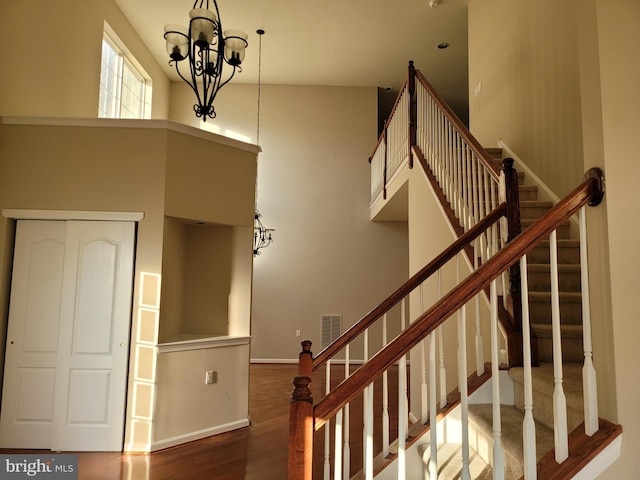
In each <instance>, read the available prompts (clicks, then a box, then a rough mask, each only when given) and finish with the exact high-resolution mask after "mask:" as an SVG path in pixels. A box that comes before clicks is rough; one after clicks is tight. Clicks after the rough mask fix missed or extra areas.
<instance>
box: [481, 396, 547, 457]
mask: <svg viewBox="0 0 640 480" xmlns="http://www.w3.org/2000/svg"><path fill="white" fill-rule="evenodd" d="M523 419H524V412H522V410H520V409H518V408H516V407H514V406H513V405H500V422H501V437H500V438H501V442H502V448H503V449H504V451H505V453H508V454H510V455H511V456H512V457H514V458H516V459H520V461H522V458H523V446H522V421H523ZM469 420H470V421H471V422H474V423H476V424H477V425H478V426H479V428H481V429H483V430H484V431H486V432H491V431H492V429H493V405H492V404H490V403H480V404H473V405H469ZM535 425H536V459H537V460H539V459H540V458H542V457H543V456H544V455H545V454H546V453H547V452H548V451H549V450H551V449H552V448H553V430H552V429H550V428H549V427H547V426H546V425H544V424H543V423H541V422H538V421H535Z"/></svg>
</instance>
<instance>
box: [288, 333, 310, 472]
mask: <svg viewBox="0 0 640 480" xmlns="http://www.w3.org/2000/svg"><path fill="white" fill-rule="evenodd" d="M312 370H313V354H312V353H311V342H310V341H309V340H305V341H304V342H302V352H300V356H299V360H298V373H299V374H298V375H296V376H295V377H293V385H294V388H293V392H292V393H291V403H290V405H289V480H311V477H312V463H313V462H312V460H313V398H312V396H311V388H310V385H311V375H312Z"/></svg>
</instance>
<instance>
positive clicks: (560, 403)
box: [549, 230, 569, 463]
mask: <svg viewBox="0 0 640 480" xmlns="http://www.w3.org/2000/svg"><path fill="white" fill-rule="evenodd" d="M549 258H550V266H551V331H552V338H553V381H554V383H555V388H554V390H553V438H554V443H555V452H556V462H558V463H562V462H564V461H565V460H566V459H567V457H568V456H569V443H568V442H569V441H568V432H567V430H568V427H567V398H566V396H565V394H564V388H563V386H562V382H563V375H562V343H561V342H562V335H561V332H560V290H559V288H558V242H557V239H556V231H555V230H554V231H553V232H551V235H550V237H549Z"/></svg>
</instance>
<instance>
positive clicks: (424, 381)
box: [403, 283, 429, 425]
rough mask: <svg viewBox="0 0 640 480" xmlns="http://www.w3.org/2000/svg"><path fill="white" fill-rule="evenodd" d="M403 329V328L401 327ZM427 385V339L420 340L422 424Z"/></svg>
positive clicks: (426, 413) (425, 415)
mask: <svg viewBox="0 0 640 480" xmlns="http://www.w3.org/2000/svg"><path fill="white" fill-rule="evenodd" d="M423 313H424V291H423V284H422V283H421V284H420V315H422V314H423ZM403 330H404V329H403ZM428 391H429V389H428V387H427V339H424V340H422V341H421V342H420V399H421V405H420V414H421V415H420V420H421V422H422V424H423V425H426V423H427V421H429V397H428Z"/></svg>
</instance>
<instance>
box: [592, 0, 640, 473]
mask: <svg viewBox="0 0 640 480" xmlns="http://www.w3.org/2000/svg"><path fill="white" fill-rule="evenodd" d="M595 5H596V10H595V11H596V19H597V25H598V53H599V60H600V82H601V86H602V90H601V98H602V123H603V135H602V137H603V145H604V160H605V174H606V182H607V194H606V196H607V203H606V209H607V217H608V231H609V258H610V269H611V303H612V311H613V336H614V340H615V349H614V355H615V368H616V373H615V375H616V385H617V387H616V388H617V402H618V403H617V414H618V416H617V420H618V422H619V423H620V424H621V425H622V428H623V441H622V457H621V458H620V460H618V462H616V464H614V466H613V467H612V468H610V469H609V470H607V471H606V472H605V473H603V474H602V475H601V478H603V479H609V478H620V479H632V478H636V477H637V475H638V472H639V471H640V458H639V457H638V450H639V449H640V414H639V413H638V407H637V401H636V400H637V398H638V397H639V396H640V385H639V384H638V382H637V381H635V379H636V378H637V366H638V355H637V350H638V347H637V339H638V338H640V323H639V322H638V313H637V312H638V306H637V297H638V292H637V290H638V289H637V286H638V277H637V273H638V271H640V260H639V258H638V255H637V244H638V242H637V238H638V233H639V232H640V227H638V222H637V219H639V218H640V201H639V200H638V198H637V196H636V195H635V194H634V193H635V191H636V189H637V181H638V179H639V178H640V162H639V161H638V147H637V134H638V131H640V121H639V120H638V112H639V111H640V93H639V92H638V82H637V79H638V78H639V77H640V57H638V52H637V46H638V45H640V3H638V2H637V1H635V0H614V1H604V0H596V1H595Z"/></svg>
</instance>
